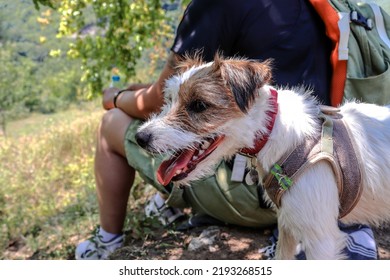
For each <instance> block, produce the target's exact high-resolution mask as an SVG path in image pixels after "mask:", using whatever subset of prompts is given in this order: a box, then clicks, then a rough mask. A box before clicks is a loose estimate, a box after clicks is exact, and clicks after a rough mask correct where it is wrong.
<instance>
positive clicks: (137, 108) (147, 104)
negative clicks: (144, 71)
mask: <svg viewBox="0 0 390 280" xmlns="http://www.w3.org/2000/svg"><path fill="white" fill-rule="evenodd" d="M177 61H178V56H177V55H176V54H174V53H173V52H171V53H170V54H169V56H168V59H167V62H166V63H165V66H164V68H163V70H162V72H161V74H160V76H159V78H158V80H157V81H156V82H154V83H153V84H151V85H149V86H146V87H142V86H140V88H139V89H137V90H133V89H134V87H133V88H132V87H130V89H129V90H128V91H124V92H122V93H121V94H120V95H119V96H118V97H117V99H116V107H117V108H119V109H121V110H122V111H123V112H125V113H126V114H128V115H129V116H131V117H134V118H138V119H146V118H147V117H148V116H149V115H150V114H151V113H155V112H159V111H160V109H161V107H162V105H163V103H164V95H163V89H164V83H165V80H166V79H167V78H169V77H170V76H172V75H173V74H174V73H175V67H176V65H177ZM117 91H118V89H112V88H111V89H110V88H109V89H105V90H104V91H103V93H104V98H103V107H104V108H105V109H106V110H109V109H112V108H114V104H113V99H114V95H115V92H117Z"/></svg>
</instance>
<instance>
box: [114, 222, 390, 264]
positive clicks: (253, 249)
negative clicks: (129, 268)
mask: <svg viewBox="0 0 390 280" xmlns="http://www.w3.org/2000/svg"><path fill="white" fill-rule="evenodd" d="M271 233H272V230H271V229H265V230H264V229H263V230H259V229H248V228H238V227H230V226H229V227H227V226H207V227H198V228H194V229H191V230H186V231H175V230H173V229H160V230H159V231H157V232H155V233H154V234H153V235H149V236H148V237H147V238H145V239H134V238H131V237H129V238H128V239H127V241H126V246H125V247H123V248H121V249H119V250H117V251H116V252H115V253H114V254H113V255H112V256H111V258H112V259H122V260H123V259H142V260H148V259H153V260H236V259H244V260H259V259H264V258H265V256H263V255H262V254H261V253H259V248H262V247H264V246H267V245H268V244H269V243H268V242H269V237H270V235H271ZM374 233H375V237H376V241H377V244H378V255H379V259H383V260H389V259H390V225H387V226H383V227H380V228H376V229H374Z"/></svg>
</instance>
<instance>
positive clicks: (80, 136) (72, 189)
mask: <svg viewBox="0 0 390 280" xmlns="http://www.w3.org/2000/svg"><path fill="white" fill-rule="evenodd" d="M101 116H102V110H98V109H95V110H92V109H91V108H88V109H87V110H86V109H84V110H83V111H81V110H76V109H74V110H70V111H67V112H63V113H59V114H55V115H52V116H44V117H42V116H34V117H32V118H29V119H27V120H25V121H24V123H23V121H18V122H16V123H12V124H10V131H11V130H12V131H13V133H10V134H9V137H8V138H4V137H2V138H0V170H1V172H2V174H1V176H0V185H1V186H2V188H1V189H0V259H24V258H26V257H31V256H33V257H34V255H35V258H45V259H56V258H62V259H64V258H68V257H69V256H70V255H71V254H73V250H74V245H75V243H76V241H77V240H78V239H80V236H83V237H84V236H85V235H87V234H88V232H89V231H90V230H91V228H93V227H94V226H95V225H96V224H97V223H98V217H97V202H96V198H95V185H94V175H93V156H94V150H95V134H96V129H97V126H98V123H99V121H100V119H101ZM42 248H45V250H44V251H43V250H42Z"/></svg>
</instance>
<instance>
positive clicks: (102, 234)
mask: <svg viewBox="0 0 390 280" xmlns="http://www.w3.org/2000/svg"><path fill="white" fill-rule="evenodd" d="M121 235H122V234H121V233H119V234H118V233H109V232H107V231H105V230H104V229H103V228H102V227H100V228H99V238H100V240H101V241H103V242H110V241H112V240H114V239H115V238H116V237H118V236H121Z"/></svg>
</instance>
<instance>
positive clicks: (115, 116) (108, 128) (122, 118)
mask: <svg viewBox="0 0 390 280" xmlns="http://www.w3.org/2000/svg"><path fill="white" fill-rule="evenodd" d="M130 122H131V118H130V117H129V116H127V115H126V114H125V113H124V112H122V111H121V110H120V109H117V108H114V109H111V110H109V111H107V112H106V113H105V114H104V115H103V117H102V121H101V124H100V131H101V133H102V134H103V135H104V134H112V133H115V131H117V128H118V126H123V125H126V126H128V125H129V124H130Z"/></svg>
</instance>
